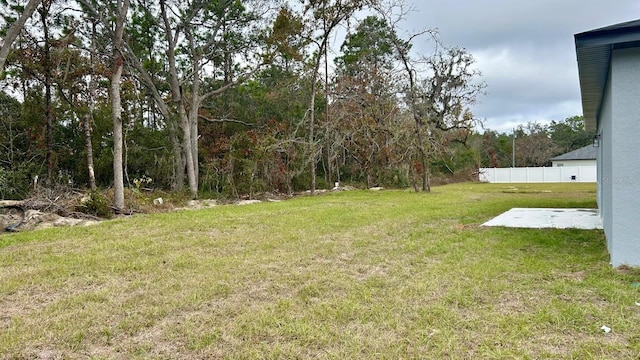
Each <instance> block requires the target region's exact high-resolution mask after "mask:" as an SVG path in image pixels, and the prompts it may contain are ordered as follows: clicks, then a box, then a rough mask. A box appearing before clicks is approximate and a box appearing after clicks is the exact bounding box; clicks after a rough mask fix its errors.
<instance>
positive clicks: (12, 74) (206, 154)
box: [0, 0, 579, 210]
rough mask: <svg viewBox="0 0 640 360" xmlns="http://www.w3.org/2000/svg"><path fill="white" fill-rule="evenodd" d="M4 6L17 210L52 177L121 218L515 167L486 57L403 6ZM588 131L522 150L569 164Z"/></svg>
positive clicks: (7, 163) (166, 2)
mask: <svg viewBox="0 0 640 360" xmlns="http://www.w3.org/2000/svg"><path fill="white" fill-rule="evenodd" d="M0 7H1V8H2V11H3V14H4V15H3V20H4V24H3V25H4V26H3V29H4V30H3V32H2V36H3V39H4V41H3V44H2V49H1V50H0V70H2V76H1V78H0V86H1V87H2V90H3V91H2V93H0V126H1V127H2V130H0V185H1V186H0V189H2V190H0V197H2V198H7V199H8V198H21V197H24V196H26V194H27V193H28V191H29V189H30V188H31V186H33V183H34V181H36V179H37V181H39V182H40V183H41V184H45V185H46V186H53V185H54V184H56V183H65V184H72V185H73V186H77V187H86V188H89V189H96V188H98V187H113V189H114V193H115V196H114V205H115V208H116V209H120V210H121V209H123V207H124V198H123V197H124V188H125V187H127V186H128V187H140V186H147V187H156V188H163V189H170V190H173V191H184V190H186V191H187V192H188V193H189V194H190V196H191V197H193V198H196V197H197V196H199V194H202V193H210V194H215V195H219V196H233V197H239V196H242V195H249V196H253V194H255V193H258V192H266V191H271V192H273V191H277V192H283V193H293V192H294V191H298V190H307V189H310V190H311V192H312V193H313V192H314V191H315V190H316V189H317V188H327V187H332V186H333V184H334V183H335V182H349V183H358V184H363V185H365V186H393V187H407V186H409V187H413V188H414V189H415V190H416V191H421V190H423V191H429V190H430V187H431V182H432V180H433V177H434V176H436V177H440V176H443V177H446V176H454V175H459V174H471V173H472V172H473V169H477V167H479V166H489V165H499V166H502V165H505V161H504V159H503V158H504V153H506V152H507V150H509V149H508V146H507V144H506V142H505V141H504V137H505V136H506V135H505V134H498V133H496V132H493V131H489V130H487V131H484V133H480V131H479V130H477V129H478V126H479V125H480V121H479V120H478V119H477V118H476V117H475V116H474V114H473V113H472V111H471V109H472V106H473V104H474V103H475V102H476V101H477V100H478V97H479V96H481V95H482V94H483V91H484V88H485V84H484V83H483V82H482V80H481V77H480V73H479V71H478V70H477V69H476V68H475V60H474V58H473V56H472V54H470V53H469V52H468V51H467V50H465V49H463V48H459V47H450V46H446V45H444V44H442V43H441V41H440V40H439V39H438V34H437V32H436V31H434V30H431V29H423V30H421V31H418V32H415V33H406V32H404V31H402V30H401V24H402V21H403V20H404V18H405V16H406V14H407V11H408V10H407V8H408V6H407V4H406V3H403V2H400V1H397V2H382V1H377V0H300V1H298V2H295V3H293V2H284V3H283V2H282V1H276V0H273V1H257V0H254V1H240V0H217V1H216V0H206V1H203V0H188V1H175V0H117V1H102V0H76V1H61V0H41V1H38V0H31V1H29V2H28V3H27V4H23V2H22V1H20V0H3V1H2V2H1V3H0ZM340 34H345V36H344V41H343V42H342V44H341V46H340V47H339V49H335V48H334V47H335V46H333V43H334V42H335V39H336V38H337V36H339V35H340ZM416 45H420V48H428V49H431V50H429V53H426V54H425V53H420V52H419V51H417V50H415V49H417V46H416ZM427 45H428V46H427ZM5 51H6V52H5ZM3 54H6V56H4V55H3ZM5 59H6V61H5ZM577 122H579V121H578V120H576V121H575V122H574V121H573V120H571V122H570V121H569V119H567V121H562V122H559V123H555V125H554V123H552V125H550V126H549V127H541V126H540V125H537V124H533V125H531V126H529V127H527V128H524V127H523V128H520V129H519V130H518V131H519V132H520V133H518V134H517V137H518V139H519V141H518V143H520V144H524V140H525V139H527V138H532V139H533V138H534V137H537V136H542V137H545V136H546V139H547V140H549V141H551V142H553V143H554V144H556V145H557V147H545V149H546V150H547V153H545V154H546V155H545V156H547V155H549V154H551V153H554V152H558V153H559V152H560V150H561V148H562V149H563V150H565V149H569V148H571V147H572V146H577V145H576V144H577V143H576V144H573V143H571V144H563V143H562V141H565V140H559V139H554V134H557V135H558V136H560V135H559V134H560V132H561V129H560V128H561V127H563V126H565V125H566V126H569V127H572V126H576V124H577ZM536 126H538V127H537V128H536ZM563 129H564V128H563ZM570 130H571V131H574V130H575V129H574V128H571V129H570ZM563 131H564V130H563ZM571 131H569V132H571ZM574 135H575V134H574ZM563 136H564V135H563ZM567 136H568V135H567ZM572 136H573V135H572ZM556 137H557V136H556ZM540 139H541V138H540ZM566 141H568V140H566ZM533 148H535V146H534V147H533ZM518 153H522V156H524V152H518ZM554 155H557V154H555V153H554ZM536 156H537V155H536ZM543 157H544V156H543ZM524 160H525V159H524V158H523V159H521V161H524ZM529 160H531V161H534V160H533V157H531V159H529ZM529 160H526V161H529ZM535 161H538V162H541V161H543V160H542V158H538V157H536V160H535ZM547 161H548V158H547ZM507 165H508V164H507ZM522 165H523V166H524V163H522Z"/></svg>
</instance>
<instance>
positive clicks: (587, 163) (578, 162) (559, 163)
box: [551, 159, 596, 167]
mask: <svg viewBox="0 0 640 360" xmlns="http://www.w3.org/2000/svg"><path fill="white" fill-rule="evenodd" d="M551 166H553V167H560V166H596V160H595V159H594V160H553V161H551Z"/></svg>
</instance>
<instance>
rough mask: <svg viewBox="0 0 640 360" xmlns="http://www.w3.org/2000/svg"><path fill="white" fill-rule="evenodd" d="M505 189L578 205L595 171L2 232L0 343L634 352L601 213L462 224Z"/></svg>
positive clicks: (628, 298) (150, 350) (635, 323)
mask: <svg viewBox="0 0 640 360" xmlns="http://www.w3.org/2000/svg"><path fill="white" fill-rule="evenodd" d="M512 207H595V185H594V184H575V183H572V184H564V185H562V184H528V185H527V184H521V185H503V184H459V185H448V186H442V187H436V188H434V189H433V193H431V194H416V193H412V192H409V191H381V192H370V191H351V192H343V193H331V194H326V195H322V196H317V197H313V198H311V197H300V198H296V199H292V200H288V201H284V202H270V203H261V204H254V205H247V206H232V205H228V206H218V207H213V208H210V209H205V210H198V211H182V212H174V213H166V214H154V215H139V216H138V215H137V216H134V217H132V218H127V219H118V220H113V221H108V222H104V223H101V224H99V225H95V226H89V227H82V228H55V229H47V230H39V231H35V232H31V233H18V234H9V235H2V236H0V358H3V359H23V358H24V359H34V358H40V359H63V358H64V359H67V358H69V359H86V358H94V359H131V358H133V359H136V358H138V359H148V358H154V359H196V358H200V359H210V358H224V359H254V358H263V359H283V358H285V359H286V358H297V359H300V358H327V359H374V358H377V359H402V358H425V359H436V358H459V359H471V358H478V359H504V358H517V359H527V358H530V359H543V358H563V359H566V358H575V359H621V358H632V357H636V358H637V356H638V354H639V353H640V306H637V305H636V304H635V302H636V301H640V287H637V286H638V285H640V271H638V270H636V269H623V270H614V269H611V268H610V267H609V265H608V255H607V253H606V250H605V242H604V236H603V234H602V231H585V230H551V229H545V230H534V229H507V228H483V227H480V226H479V224H481V223H482V222H484V221H486V220H488V219H490V218H492V217H493V216H495V215H498V214H500V213H502V212H503V211H506V210H508V209H510V208H512ZM602 325H606V326H608V327H610V328H611V329H612V331H611V332H610V333H604V332H603V331H602V330H600V327H601V326H602Z"/></svg>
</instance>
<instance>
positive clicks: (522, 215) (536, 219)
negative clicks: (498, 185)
mask: <svg viewBox="0 0 640 360" xmlns="http://www.w3.org/2000/svg"><path fill="white" fill-rule="evenodd" d="M482 226H504V227H515V228H535V229H542V228H556V229H602V221H601V220H600V216H598V210H597V209H551V208H549V209H545V208H513V209H511V210H509V211H507V212H505V213H502V214H500V215H498V216H497V217H495V218H493V219H491V220H489V221H487V222H486V223H484V224H482Z"/></svg>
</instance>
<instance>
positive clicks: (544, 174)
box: [478, 166, 597, 183]
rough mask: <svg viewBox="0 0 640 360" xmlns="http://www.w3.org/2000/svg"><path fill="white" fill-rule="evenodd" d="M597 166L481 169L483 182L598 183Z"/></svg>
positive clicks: (479, 175)
mask: <svg viewBox="0 0 640 360" xmlns="http://www.w3.org/2000/svg"><path fill="white" fill-rule="evenodd" d="M596 173H597V171H596V166H560V167H522V168H480V171H479V174H478V177H479V180H480V181H481V182H490V183H541V182H596V176H597V175H596Z"/></svg>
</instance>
